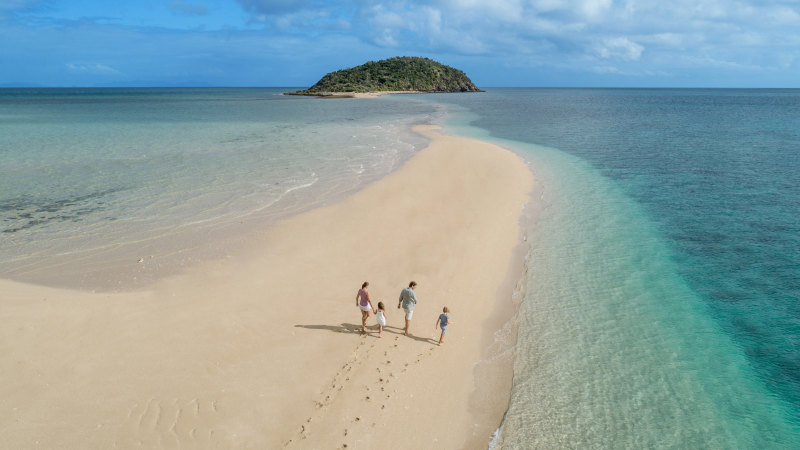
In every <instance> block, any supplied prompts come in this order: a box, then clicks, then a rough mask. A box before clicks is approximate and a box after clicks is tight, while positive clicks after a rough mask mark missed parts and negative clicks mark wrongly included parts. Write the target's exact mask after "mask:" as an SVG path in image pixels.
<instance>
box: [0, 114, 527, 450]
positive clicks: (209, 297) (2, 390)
mask: <svg viewBox="0 0 800 450" xmlns="http://www.w3.org/2000/svg"><path fill="white" fill-rule="evenodd" d="M420 132H422V133H425V134H427V135H428V136H429V137H431V138H432V142H431V144H430V146H429V147H427V148H425V149H423V150H422V151H420V152H419V154H417V155H416V156H414V157H413V158H411V159H410V160H409V161H408V162H407V163H406V164H405V165H404V166H403V167H402V168H400V169H399V170H398V171H396V172H394V173H392V174H391V175H389V176H387V177H385V178H384V179H382V180H380V181H378V182H376V183H374V184H372V185H370V186H368V187H366V188H365V189H363V190H362V191H360V192H358V193H356V194H354V195H352V196H351V197H348V198H346V199H344V200H342V201H341V202H338V203H337V204H335V205H332V206H328V207H324V208H320V209H316V210H313V211H310V212H307V213H304V214H301V215H298V216H295V217H292V218H289V219H287V220H284V221H281V222H279V223H277V224H275V225H273V226H270V227H269V228H268V229H266V230H264V232H263V233H261V234H260V235H259V236H258V237H257V238H256V239H254V240H253V242H252V245H250V248H249V249H248V250H246V251H244V252H242V253H240V254H236V255H234V256H233V257H232V258H228V259H226V260H224V261H212V262H209V263H207V264H203V265H200V266H196V267H193V268H191V269H189V270H188V271H186V272H184V273H182V274H180V275H178V276H174V277H171V278H168V279H165V280H162V281H159V282H157V283H156V284H154V285H152V286H149V287H148V288H147V289H144V290H140V291H135V292H125V293H105V294H98V293H88V292H78V291H69V290H63V289H52V288H44V287H40V286H32V285H26V284H20V283H16V282H11V281H5V280H0V292H2V293H3V294H2V298H0V352H1V353H2V354H3V355H4V357H3V358H2V359H0V373H2V374H3V378H4V382H3V383H2V386H1V387H0V396H1V397H2V398H3V405H4V406H3V408H0V423H2V424H3V437H2V446H3V447H6V448H113V447H120V448H131V447H146V448H178V447H184V448H186V447H189V448H283V447H288V448H345V447H346V448H348V449H351V448H365V449H367V448H369V449H376V448H377V449H381V448H465V447H466V448H485V447H486V444H487V442H488V440H489V437H490V434H491V433H492V432H493V431H494V429H495V428H496V427H497V426H498V424H499V422H500V420H501V418H502V414H503V411H504V408H505V406H506V404H507V399H508V387H509V382H510V376H511V375H510V368H506V370H500V371H498V372H496V373H497V374H499V375H496V376H492V377H488V376H484V375H482V374H480V373H478V371H476V367H477V366H480V364H481V361H482V360H483V359H484V358H485V356H486V352H487V349H488V348H489V344H490V343H489V342H487V336H491V334H492V332H493V331H494V330H495V329H496V328H497V327H498V326H500V324H501V322H497V321H492V320H490V319H491V318H492V317H498V316H497V311H498V305H500V309H504V308H505V309H508V310H510V309H511V308H512V306H511V299H510V297H511V290H512V289H513V282H509V280H512V281H513V280H514V279H515V277H516V278H518V276H519V270H520V266H519V258H518V257H516V256H515V248H518V245H519V236H520V225H519V217H520V214H521V212H522V210H523V207H524V205H525V204H526V202H527V201H528V193H529V191H530V189H531V187H532V184H533V176H532V174H531V173H530V171H529V170H528V168H527V166H526V165H525V163H524V162H523V161H522V160H521V159H520V158H519V157H518V156H516V155H514V154H513V153H511V152H509V151H507V150H505V149H503V148H500V147H498V146H495V145H493V144H490V143H486V142H482V141H478V140H472V139H465V138H460V137H454V136H446V135H443V134H441V133H440V132H439V131H438V130H437V129H436V128H435V127H425V128H421V129H420ZM411 280H414V281H416V282H417V283H418V287H417V290H416V292H417V295H418V297H419V304H418V305H417V307H416V309H415V312H414V317H413V320H412V325H411V333H412V336H411V337H405V336H402V326H403V316H402V312H401V310H398V309H397V299H398V295H399V294H400V291H401V289H402V288H403V287H405V286H407V284H408V282H409V281H411ZM363 281H369V282H370V295H371V297H372V299H373V300H374V301H375V302H376V303H377V301H383V302H384V304H385V305H386V307H387V314H386V316H387V322H388V323H387V327H386V329H385V330H384V332H383V337H382V338H380V339H379V338H378V337H377V329H376V326H375V318H374V316H371V317H370V319H369V322H368V324H369V325H370V327H371V328H370V329H369V331H368V333H367V334H362V333H360V332H359V330H360V312H359V310H358V308H357V307H356V306H355V295H356V292H357V290H358V288H359V287H360V286H361V283H362V282H363ZM443 306H448V307H449V308H450V310H451V316H452V317H453V319H454V321H455V323H454V324H453V325H451V326H450V327H449V328H448V332H447V333H448V334H447V339H446V342H445V343H444V344H443V345H442V346H441V347H439V346H437V345H436V342H437V341H438V336H439V335H438V331H435V330H434V324H435V321H436V318H437V317H438V315H439V313H441V310H442V307H443ZM500 316H502V314H500Z"/></svg>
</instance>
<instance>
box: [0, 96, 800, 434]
mask: <svg viewBox="0 0 800 450" xmlns="http://www.w3.org/2000/svg"><path fill="white" fill-rule="evenodd" d="M282 91H283V90H282V89H108V90H106V89H89V90H81V89H65V90H52V89H47V90H16V89H7V90H0V277H3V278H13V279H20V280H26V281H36V282H42V283H49V284H63V283H64V282H65V281H64V280H70V278H68V277H62V278H59V279H56V280H54V279H53V278H52V277H53V274H54V273H59V274H60V273H62V272H66V273H70V271H73V272H75V273H76V274H79V273H80V272H81V271H85V270H86V268H85V266H79V265H76V264H68V263H67V262H74V261H76V260H79V261H81V262H84V263H86V264H88V263H89V262H91V261H92V260H94V261H100V263H102V264H108V261H112V262H113V261H116V259H115V258H122V260H124V261H126V262H127V263H128V264H130V263H134V262H135V259H132V258H139V257H140V256H142V255H152V256H153V257H154V258H153V261H164V264H165V265H169V264H171V265H182V264H184V263H185V262H186V261H185V259H189V260H191V258H192V257H194V256H193V255H195V254H196V253H197V252H198V251H200V250H197V249H195V248H193V247H194V246H198V245H200V244H199V243H206V242H210V243H213V242H217V241H218V240H219V239H222V238H224V237H225V236H229V235H238V234H239V233H241V232H242V229H241V227H255V228H259V227H260V226H261V225H263V224H264V223H268V222H269V221H271V220H274V219H275V218H279V217H284V216H286V215H289V214H294V213H296V212H298V211H301V210H304V209H308V208H311V207H314V206H318V205H322V204H325V203H327V202H330V201H334V200H336V199H338V198H340V197H341V196H343V195H346V194H348V193H351V192H353V191H354V190H356V189H358V188H360V187H362V186H364V185H365V184H366V183H369V182H370V181H372V180H376V179H379V178H380V177H382V176H384V175H386V174H387V173H389V172H390V171H391V170H393V169H395V168H397V167H398V166H399V165H400V164H402V162H403V161H404V160H405V159H407V158H408V157H410V156H411V155H413V153H414V152H415V151H416V150H418V149H419V148H421V147H422V146H424V145H425V140H424V139H423V138H421V137H420V136H417V135H415V134H414V133H412V132H410V130H409V127H410V126H411V125H413V124H416V123H439V122H441V123H444V124H445V125H446V127H447V130H448V131H449V132H453V133H457V134H461V135H467V136H471V137H478V138H481V139H487V140H492V141H495V142H497V143H499V144H500V145H502V146H505V147H507V148H510V149H512V150H514V151H516V152H518V153H519V154H520V155H522V156H523V157H524V158H526V159H527V160H528V161H529V162H530V164H531V167H532V169H533V171H534V173H535V176H536V178H537V187H536V191H535V195H536V196H537V197H540V200H541V208H539V209H534V210H532V211H530V214H531V215H532V218H531V223H530V230H528V233H527V236H528V242H529V243H530V247H531V250H530V254H529V255H528V257H527V267H528V269H527V273H526V283H525V284H526V291H525V295H524V300H523V301H522V303H521V306H520V311H519V314H518V318H517V320H518V323H519V333H518V342H517V348H516V360H515V368H514V383H513V391H512V396H511V403H510V405H509V410H508V412H507V415H506V418H505V421H504V424H503V426H502V427H501V429H500V430H499V432H498V437H497V439H496V440H495V442H494V445H495V446H502V447H505V448H637V449H638V448H754V447H759V448H800V362H799V361H800V282H799V280H800V220H798V214H797V212H798V210H800V182H798V181H800V180H799V179H798V175H797V174H798V173H800V91H796V90H666V89H665V90H644V89H641V90H614V89H489V90H488V92H485V93H480V94H469V95H426V96H387V97H382V98H379V99H358V100H320V99H312V98H297V97H286V96H282V95H280V93H281V92H282ZM240 224H243V225H241V227H239V226H240ZM237 227H239V228H237ZM201 253H202V252H201ZM149 261H150V260H147V261H146V262H145V265H147V264H149ZM190 262H191V261H188V263H190ZM112 265H113V264H112ZM134 265H135V264H134ZM122 273H124V272H122ZM79 281H80V282H79V283H77V285H78V286H79V287H91V288H94V287H96V286H95V285H94V284H93V283H96V280H95V279H92V278H91V277H89V278H79Z"/></svg>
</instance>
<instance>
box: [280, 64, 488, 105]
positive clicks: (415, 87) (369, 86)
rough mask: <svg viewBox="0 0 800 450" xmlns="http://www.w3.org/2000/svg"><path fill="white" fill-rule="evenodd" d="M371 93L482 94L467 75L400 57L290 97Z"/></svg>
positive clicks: (333, 76)
mask: <svg viewBox="0 0 800 450" xmlns="http://www.w3.org/2000/svg"><path fill="white" fill-rule="evenodd" d="M371 92H376V93H380V92H482V91H481V90H480V89H478V87H477V86H475V84H474V83H473V82H472V81H471V80H470V79H469V77H467V75H466V74H464V72H462V71H460V70H458V69H454V68H452V67H450V66H445V65H444V64H441V63H438V62H436V61H434V60H432V59H428V58H420V57H413V56H398V57H394V58H389V59H383V60H380V61H369V62H367V63H366V64H362V65H360V66H357V67H353V68H350V69H344V70H337V71H336V72H331V73H329V74H327V75H325V76H324V77H322V79H320V80H319V81H318V82H317V84H315V85H313V86H311V87H310V88H308V89H304V90H301V91H296V92H287V93H286V94H287V95H315V96H341V95H338V94H343V93H371Z"/></svg>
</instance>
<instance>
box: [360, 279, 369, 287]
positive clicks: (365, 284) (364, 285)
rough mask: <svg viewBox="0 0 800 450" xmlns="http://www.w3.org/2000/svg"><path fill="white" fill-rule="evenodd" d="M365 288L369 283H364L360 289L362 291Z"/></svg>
mask: <svg viewBox="0 0 800 450" xmlns="http://www.w3.org/2000/svg"><path fill="white" fill-rule="evenodd" d="M367 286H369V281H365V282H364V284H362V285H361V289H364V288H365V287H367Z"/></svg>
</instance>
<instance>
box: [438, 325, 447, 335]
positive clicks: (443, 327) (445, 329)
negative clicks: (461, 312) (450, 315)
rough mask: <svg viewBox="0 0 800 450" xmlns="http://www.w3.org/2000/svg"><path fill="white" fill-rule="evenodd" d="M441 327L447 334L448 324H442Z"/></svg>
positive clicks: (443, 332)
mask: <svg viewBox="0 0 800 450" xmlns="http://www.w3.org/2000/svg"><path fill="white" fill-rule="evenodd" d="M439 328H441V329H442V334H445V333H446V332H447V325H442V326H440V327H439Z"/></svg>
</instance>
